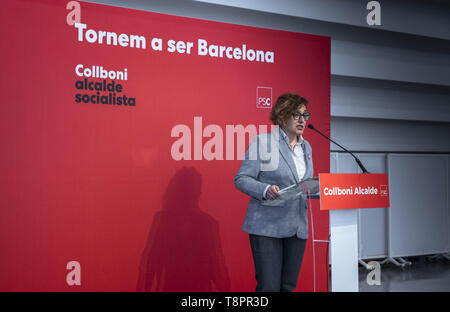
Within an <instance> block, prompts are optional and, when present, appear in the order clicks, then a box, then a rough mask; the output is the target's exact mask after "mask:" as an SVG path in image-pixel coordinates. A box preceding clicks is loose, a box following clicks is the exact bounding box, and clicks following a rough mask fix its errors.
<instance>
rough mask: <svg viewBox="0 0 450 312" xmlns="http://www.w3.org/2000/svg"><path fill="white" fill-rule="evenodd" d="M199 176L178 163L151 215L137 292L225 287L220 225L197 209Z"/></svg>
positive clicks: (226, 275)
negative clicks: (153, 214) (158, 203)
mask: <svg viewBox="0 0 450 312" xmlns="http://www.w3.org/2000/svg"><path fill="white" fill-rule="evenodd" d="M201 189H202V176H201V175H200V174H199V172H198V171H197V170H196V169H194V168H192V167H191V168H186V167H183V168H181V169H180V170H178V171H177V172H176V174H175V175H174V176H173V178H172V179H171V180H170V182H169V184H168V186H167V188H166V191H165V193H164V197H163V207H162V210H161V211H158V212H156V213H155V216H154V219H153V223H152V226H151V228H150V231H149V234H148V238H147V243H146V246H145V249H144V252H143V254H142V258H141V263H140V267H139V277H138V285H137V291H229V288H230V280H229V276H228V270H227V268H226V266H225V257H224V255H223V252H222V246H221V241H220V237H219V223H218V222H217V221H216V220H215V219H213V218H212V217H211V216H209V215H208V214H206V213H204V212H203V211H201V210H200V207H199V199H200V194H201Z"/></svg>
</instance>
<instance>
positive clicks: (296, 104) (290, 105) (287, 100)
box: [270, 92, 308, 126]
mask: <svg viewBox="0 0 450 312" xmlns="http://www.w3.org/2000/svg"><path fill="white" fill-rule="evenodd" d="M302 106H305V107H308V100H307V99H305V98H304V97H301V96H300V95H298V94H292V93H289V92H286V93H283V94H282V95H280V96H279V97H278V99H277V101H276V102H275V105H274V106H273V107H272V112H271V113H270V120H272V122H273V123H274V124H275V125H280V126H281V125H282V124H283V123H285V122H286V121H288V119H289V118H291V116H292V114H294V113H295V112H296V111H297V110H298V109H299V108H300V107H302Z"/></svg>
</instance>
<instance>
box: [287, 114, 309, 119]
mask: <svg viewBox="0 0 450 312" xmlns="http://www.w3.org/2000/svg"><path fill="white" fill-rule="evenodd" d="M292 116H293V117H294V120H299V119H300V117H303V118H305V120H308V119H309V117H311V113H303V114H300V113H293V114H292Z"/></svg>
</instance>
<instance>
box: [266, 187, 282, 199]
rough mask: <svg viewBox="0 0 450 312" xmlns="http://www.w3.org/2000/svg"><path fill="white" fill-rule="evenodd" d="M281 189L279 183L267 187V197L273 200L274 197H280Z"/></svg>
mask: <svg viewBox="0 0 450 312" xmlns="http://www.w3.org/2000/svg"><path fill="white" fill-rule="evenodd" d="M279 190H280V188H279V187H278V185H271V186H270V187H269V188H268V189H267V192H266V198H267V199H269V200H273V199H276V198H278V197H280V194H279V193H278V191H279Z"/></svg>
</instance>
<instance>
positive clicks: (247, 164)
mask: <svg viewBox="0 0 450 312" xmlns="http://www.w3.org/2000/svg"><path fill="white" fill-rule="evenodd" d="M274 131H281V130H279V129H276V130H274ZM271 136H272V137H271ZM277 137H278V138H279V139H278V138H277ZM274 138H275V139H274ZM270 139H273V140H272V142H275V144H274V146H273V147H274V148H275V150H273V151H276V150H277V149H278V150H279V155H278V156H279V157H278V162H277V164H276V166H275V168H272V169H274V170H266V169H267V168H266V169H264V163H265V162H267V160H263V159H267V157H260V156H259V154H258V156H257V157H249V151H250V147H249V149H248V150H247V152H246V154H245V158H244V160H243V161H242V163H241V167H240V168H239V171H238V172H237V174H236V176H235V177H234V185H235V186H236V188H237V189H238V190H240V191H241V192H243V193H245V194H247V195H249V196H250V202H249V204H248V208H247V213H246V215H245V219H244V224H243V225H242V230H243V231H244V232H247V233H249V234H256V235H263V236H269V237H277V238H282V237H291V236H294V235H297V237H298V238H302V239H307V238H308V209H307V208H308V205H307V201H306V200H304V199H303V198H302V197H299V198H298V199H296V200H292V201H285V202H284V203H282V204H281V205H280V206H265V205H264V202H266V200H265V199H264V198H263V195H264V194H263V193H264V190H265V189H266V187H267V186H268V185H278V186H279V187H280V188H284V187H287V186H289V185H292V184H294V183H296V182H299V178H298V174H297V170H296V167H295V163H294V160H293V159H292V155H291V154H290V152H291V151H290V150H289V146H288V144H287V142H285V141H284V140H283V135H282V134H281V132H278V135H275V136H274V132H271V133H264V134H260V135H257V136H256V137H255V138H254V139H253V140H252V142H251V143H250V145H249V146H252V145H253V146H254V145H255V144H258V142H267V141H270ZM272 144H273V143H272ZM302 148H303V152H304V155H305V165H306V172H305V175H304V177H303V178H302V179H306V178H311V177H312V176H313V163H312V149H311V145H310V144H309V143H308V142H307V141H306V140H303V143H302ZM269 150H271V149H269ZM271 151H272V150H271ZM262 169H263V170H262Z"/></svg>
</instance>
